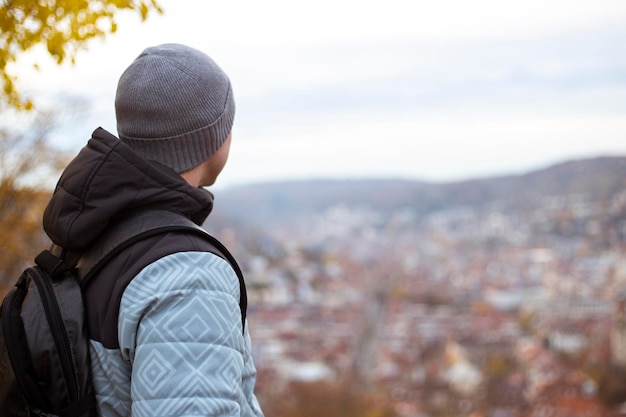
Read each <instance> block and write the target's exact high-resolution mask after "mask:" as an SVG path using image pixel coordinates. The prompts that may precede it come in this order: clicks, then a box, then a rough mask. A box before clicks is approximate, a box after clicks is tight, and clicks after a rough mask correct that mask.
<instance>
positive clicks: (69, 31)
mask: <svg viewBox="0 0 626 417" xmlns="http://www.w3.org/2000/svg"><path fill="white" fill-rule="evenodd" d="M121 10H130V11H135V12H137V13H139V15H140V16H141V19H142V20H145V19H146V18H147V17H148V15H149V14H150V13H151V12H157V13H162V9H161V7H160V6H159V4H158V3H157V1H156V0H0V84H1V86H2V91H3V95H2V98H1V99H0V109H2V108H6V107H7V106H8V107H12V108H15V109H20V110H29V109H31V108H32V107H33V103H32V101H31V100H30V99H28V98H26V97H23V96H22V94H20V92H19V90H18V88H17V87H16V81H17V79H18V76H17V75H16V74H14V73H12V72H11V71H10V67H11V64H13V63H15V62H16V61H17V60H18V57H19V56H20V55H21V54H23V53H24V52H26V51H29V50H31V49H32V48H33V47H35V46H37V45H43V46H44V47H45V48H46V49H47V51H48V53H49V54H50V56H51V57H52V59H54V60H55V62H56V63H57V64H62V63H64V62H66V61H67V60H69V61H70V62H72V63H74V61H75V59H76V54H77V53H78V51H80V50H83V49H86V46H87V42H88V41H89V40H91V39H94V38H104V37H105V36H106V35H107V34H110V33H115V32H116V30H117V23H116V19H115V16H116V14H117V13H118V12H119V11H121Z"/></svg>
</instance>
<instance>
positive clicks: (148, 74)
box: [115, 44, 235, 173]
mask: <svg viewBox="0 0 626 417" xmlns="http://www.w3.org/2000/svg"><path fill="white" fill-rule="evenodd" d="M115 113H116V117H117V131H118V134H119V137H120V139H121V140H122V142H124V143H126V144H127V145H128V146H129V147H131V148H132V149H133V150H134V151H135V152H137V153H139V154H140V155H142V156H143V157H144V158H146V159H149V160H153V161H157V162H159V163H161V164H163V165H166V166H168V167H170V168H172V169H174V171H176V172H177V173H184V172H187V171H189V170H191V169H193V168H195V167H198V166H199V165H201V164H202V163H203V162H205V161H207V160H208V159H209V158H211V157H212V156H213V155H214V154H216V152H217V151H218V149H220V147H221V146H222V145H223V144H224V142H225V141H226V139H227V138H228V137H229V135H230V132H231V129H232V126H233V120H234V116H235V101H234V98H233V92H232V88H231V85H230V81H229V79H228V76H227V75H226V74H225V73H224V72H223V71H222V70H221V69H220V68H219V67H218V66H217V64H216V63H215V62H214V61H213V60H212V59H211V58H209V57H208V56H207V55H206V54H204V53H203V52H200V51H198V50H196V49H194V48H190V47H188V46H184V45H178V44H165V45H159V46H155V47H151V48H147V49H145V50H144V51H143V52H142V53H141V55H139V56H138V57H137V59H135V61H133V63H132V64H131V65H130V66H129V67H128V68H127V69H126V71H125V72H124V73H123V74H122V76H121V77H120V80H119V83H118V86H117V95H116V97H115Z"/></svg>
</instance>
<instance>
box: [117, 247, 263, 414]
mask: <svg viewBox="0 0 626 417" xmlns="http://www.w3.org/2000/svg"><path fill="white" fill-rule="evenodd" d="M118 330H119V341H120V350H121V354H122V356H123V358H124V359H125V360H127V361H128V362H129V363H130V364H131V369H132V371H131V372H132V375H131V400H132V404H131V409H132V416H133V417H143V416H146V417H147V416H150V417H161V416H163V417H164V416H172V417H173V416H199V415H202V416H248V415H256V416H262V413H261V412H260V410H259V409H258V403H257V402H256V398H254V394H253V392H252V390H251V388H250V378H252V380H253V379H254V365H253V364H252V359H251V355H250V343H249V338H248V337H247V333H245V334H242V328H241V313H240V309H239V281H238V279H237V276H236V275H235V273H234V271H233V270H232V268H231V267H230V265H229V264H228V263H227V262H226V261H224V260H223V259H221V258H219V257H218V256H216V255H214V254H211V253H208V252H180V253H176V254H173V255H169V256H167V257H164V258H162V259H160V260H158V261H157V262H155V263H153V264H151V265H149V266H147V267H146V268H144V270H142V271H141V272H140V273H139V274H138V275H137V276H136V277H135V278H134V279H133V280H132V281H131V283H130V284H129V286H128V287H127V288H126V290H125V291H124V295H123V297H122V302H121V306H120V314H119V327H118ZM253 384H254V382H253V381H252V385H253Z"/></svg>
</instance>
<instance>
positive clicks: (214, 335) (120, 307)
mask: <svg viewBox="0 0 626 417" xmlns="http://www.w3.org/2000/svg"><path fill="white" fill-rule="evenodd" d="M115 110H116V117H117V130H118V133H119V139H118V138H116V137H115V136H113V135H112V134H110V133H108V132H106V131H105V130H103V129H101V128H99V129H97V130H96V131H95V132H94V133H93V136H92V138H91V140H90V141H89V142H88V144H87V146H86V147H85V148H83V149H82V150H81V152H80V153H79V154H78V155H77V156H76V158H75V159H74V160H73V161H72V162H71V163H70V164H69V165H68V167H67V168H66V170H65V171H64V172H63V174H62V176H61V178H60V180H59V183H58V185H57V187H56V189H55V192H54V194H53V196H52V199H51V201H50V203H49V205H48V207H47V208H46V211H45V213H44V228H45V230H46V233H47V234H48V235H49V236H50V238H51V239H52V240H53V242H54V243H55V244H57V245H59V246H61V247H63V248H64V249H65V250H67V251H69V252H81V251H84V250H85V249H86V248H88V247H89V246H90V245H91V244H93V242H96V241H97V240H98V238H99V237H100V236H101V235H102V233H104V232H106V231H107V230H108V228H109V227H110V226H111V225H113V224H115V221H116V219H118V218H120V216H124V215H126V214H128V213H131V212H139V213H141V210H147V209H150V210H153V209H158V210H167V211H172V212H175V213H179V214H181V215H183V216H186V217H187V218H189V219H191V220H192V221H193V222H195V223H196V224H198V225H201V224H202V223H203V222H204V221H205V219H206V218H207V216H208V215H209V213H210V211H211V209H212V207H213V196H212V194H211V193H210V192H208V191H206V190H204V189H203V188H200V187H202V186H208V185H211V184H213V183H214V182H215V180H216V178H217V177H218V175H219V174H220V172H221V171H222V168H223V167H224V164H225V163H226V161H227V159H228V153H229V147H230V141H231V128H232V125H233V119H234V113H235V102H234V99H233V93H232V89H231V85H230V81H229V79H228V77H227V76H226V74H225V73H224V72H223V71H222V70H221V69H220V68H219V67H218V66H217V65H216V64H215V62H214V61H213V60H212V59H211V58H209V57H208V56H207V55H205V54H204V53H202V52H200V51H198V50H196V49H193V48H190V47H187V46H183V45H178V44H166V45H160V46H156V47H151V48H147V49H146V50H144V51H143V53H142V54H141V55H139V57H137V58H136V60H135V61H134V62H133V63H132V64H131V65H130V67H129V68H128V69H127V70H126V71H125V72H124V73H123V75H122V76H121V78H120V80H119V83H118V88H117V95H116V99H115ZM214 252H215V250H214V247H212V246H210V244H209V243H207V241H206V240H205V239H203V238H202V237H200V236H195V235H194V236H191V235H190V234H186V233H184V232H170V233H167V234H162V235H158V236H155V237H151V238H148V239H145V240H142V241H140V242H138V243H136V244H134V245H133V246H131V247H130V249H129V250H126V251H124V252H123V253H121V254H120V255H118V256H116V257H114V258H113V259H111V260H110V261H108V262H107V263H106V265H105V267H104V269H102V270H101V271H99V272H98V273H97V275H96V276H95V278H94V279H93V280H92V281H90V283H89V285H88V286H87V288H86V290H85V305H86V309H87V315H88V323H89V324H88V326H89V334H90V339H91V346H90V348H91V349H90V354H91V362H92V371H93V382H94V388H95V391H96V399H97V405H98V412H99V414H100V415H101V416H103V417H110V416H133V417H137V416H150V417H158V416H192V415H193V416H256V417H260V416H262V415H263V413H262V411H261V410H260V407H259V405H258V402H257V400H256V397H255V395H254V384H255V378H256V371H255V368H254V364H253V361H252V357H251V349H250V338H249V334H248V329H247V326H246V325H245V323H242V314H241V311H240V306H239V301H240V296H241V291H243V290H244V289H243V288H240V282H239V280H238V277H237V275H236V274H235V272H234V270H233V268H232V266H231V264H229V263H228V262H227V261H225V260H224V259H223V258H222V257H220V256H218V255H217V254H215V253H214ZM79 267H80V264H79Z"/></svg>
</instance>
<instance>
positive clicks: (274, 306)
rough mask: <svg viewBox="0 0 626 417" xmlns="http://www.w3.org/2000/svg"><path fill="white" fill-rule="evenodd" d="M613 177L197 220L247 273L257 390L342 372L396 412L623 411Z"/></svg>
mask: <svg viewBox="0 0 626 417" xmlns="http://www.w3.org/2000/svg"><path fill="white" fill-rule="evenodd" d="M596 163H598V162H596ZM621 163H622V164H623V161H622V162H621ZM615 174H616V175H620V173H618V172H615ZM622 178H626V177H622ZM533 180H534V179H533ZM539 180H540V178H539ZM616 184H618V186H617V187H615V186H611V187H608V188H610V192H607V193H604V194H603V196H602V197H601V198H597V193H594V192H590V193H584V192H576V193H571V192H568V191H567V190H564V192H563V193H560V194H558V193H557V194H551V195H547V194H543V195H540V196H538V197H537V198H535V199H532V200H531V201H527V204H523V205H519V204H517V203H515V199H512V200H508V201H507V200H502V199H500V200H497V199H496V200H492V201H485V202H484V204H481V205H458V204H451V205H448V206H447V207H442V208H441V209H437V210H430V211H428V212H420V211H418V210H414V209H412V207H411V206H399V207H395V208H393V209H390V208H389V207H385V208H384V209H381V208H380V207H377V206H375V205H372V204H358V203H357V204H355V202H354V201H348V202H345V201H341V199H339V200H337V202H336V203H335V204H328V205H327V206H326V207H325V208H324V209H321V210H317V211H316V212H303V213H301V214H299V215H293V216H290V217H288V218H287V217H280V216H279V218H278V219H275V221H273V222H268V223H267V224H265V227H264V225H263V224H262V223H261V224H259V223H257V224H256V228H255V230H254V231H253V232H250V230H249V225H248V226H246V225H244V224H242V223H241V222H239V223H237V222H232V221H231V222H228V221H224V218H223V217H221V215H220V213H219V212H218V213H217V214H216V220H215V222H214V223H210V224H208V225H207V228H209V230H211V228H212V230H211V231H212V232H213V233H214V234H216V235H218V236H219V237H220V238H221V239H222V240H223V241H224V243H225V244H226V245H227V246H229V247H230V248H232V251H233V253H235V254H236V256H237V257H238V259H239V260H240V262H241V264H242V267H243V269H244V273H245V274H246V279H247V285H248V298H249V314H248V317H249V319H248V320H249V326H250V332H251V337H252V340H253V348H254V355H255V363H256V365H257V369H258V385H257V386H258V393H259V398H260V400H262V399H263V398H264V396H270V395H272V394H273V393H274V394H277V393H279V392H280V390H282V389H284V387H285V386H286V385H287V384H289V383H292V382H293V381H298V382H301V383H313V382H319V381H337V380H346V381H350V382H349V383H350V384H357V385H359V389H360V390H366V391H367V390H371V391H373V392H378V393H380V392H384V394H385V398H386V399H387V401H389V402H390V404H391V405H392V406H393V410H394V412H395V414H396V415H398V416H405V417H412V416H413V417H418V416H419V417H434V416H471V417H479V416H480V417H482V416H484V417H487V416H489V417H531V416H532V417H539V416H568V417H572V416H574V417H576V416H596V417H598V416H600V417H601V416H618V415H626V407H624V406H622V403H623V402H624V401H626V384H624V383H623V382H621V381H623V380H624V375H626V373H622V372H623V370H624V369H626V308H625V306H626V256H624V255H625V254H626V253H625V252H626V245H625V241H626V239H625V237H626V182H625V181H624V180H621V181H619V180H618V181H617V182H616ZM620 184H621V189H620ZM590 190H591V191H594V190H595V191H597V187H592V188H591V189H590ZM511 195H515V193H511ZM594 195H595V196H596V197H594ZM218 198H219V196H218ZM216 201H217V202H219V200H216ZM210 219H211V217H210Z"/></svg>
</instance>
